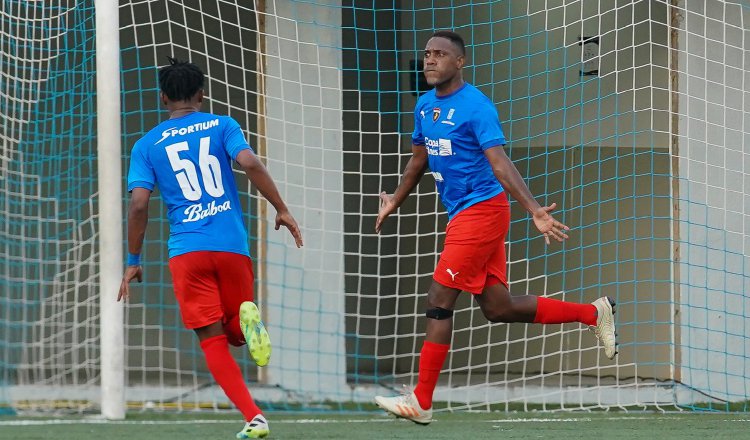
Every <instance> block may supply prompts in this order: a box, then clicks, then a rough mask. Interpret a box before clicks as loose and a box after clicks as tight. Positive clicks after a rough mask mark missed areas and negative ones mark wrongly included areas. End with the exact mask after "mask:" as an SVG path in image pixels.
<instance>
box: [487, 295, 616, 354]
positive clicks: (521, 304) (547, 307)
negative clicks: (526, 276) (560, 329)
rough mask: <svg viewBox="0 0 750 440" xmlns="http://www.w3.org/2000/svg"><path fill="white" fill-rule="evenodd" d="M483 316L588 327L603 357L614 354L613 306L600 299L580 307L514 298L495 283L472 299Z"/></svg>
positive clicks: (507, 320) (613, 303)
mask: <svg viewBox="0 0 750 440" xmlns="http://www.w3.org/2000/svg"><path fill="white" fill-rule="evenodd" d="M474 298H475V299H476V301H477V303H478V304H479V307H480V308H481V309H482V313H484V316H485V317H486V318H487V319H488V320H489V321H492V322H506V323H510V322H533V323H537V324H562V323H566V322H580V323H581V324H585V325H588V326H589V328H591V330H592V331H593V332H594V333H595V334H596V337H597V338H598V339H599V341H601V343H602V345H603V346H604V354H605V355H606V356H607V357H608V358H609V359H613V358H614V357H615V355H616V354H617V342H616V335H615V321H614V313H615V302H614V301H613V300H612V299H611V298H609V297H601V298H599V299H597V300H596V301H594V302H593V303H591V304H579V303H574V302H568V301H560V300H557V299H552V298H545V297H537V296H533V295H523V296H513V295H511V294H510V292H509V291H508V288H507V287H506V286H505V285H504V284H502V283H500V282H498V283H496V284H492V285H488V286H487V287H485V289H484V291H483V292H482V294H481V295H475V296H474Z"/></svg>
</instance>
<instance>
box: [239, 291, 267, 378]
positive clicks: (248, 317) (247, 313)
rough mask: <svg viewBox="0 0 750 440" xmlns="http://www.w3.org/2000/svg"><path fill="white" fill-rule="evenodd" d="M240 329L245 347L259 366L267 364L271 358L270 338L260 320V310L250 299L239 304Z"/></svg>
mask: <svg viewBox="0 0 750 440" xmlns="http://www.w3.org/2000/svg"><path fill="white" fill-rule="evenodd" d="M240 329H242V334H243V335H245V342H247V349H248V351H249V352H250V357H251V358H253V360H254V361H255V363H256V364H258V366H259V367H263V366H266V365H268V361H269V359H271V338H270V337H269V336H268V331H266V327H265V326H264V325H263V321H261V320H260V310H258V306H256V305H255V303H253V302H251V301H245V302H243V303H242V304H241V305H240Z"/></svg>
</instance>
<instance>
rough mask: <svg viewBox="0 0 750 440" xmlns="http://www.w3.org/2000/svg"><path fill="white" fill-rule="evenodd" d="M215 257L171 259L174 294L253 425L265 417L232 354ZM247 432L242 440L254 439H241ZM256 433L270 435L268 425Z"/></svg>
mask: <svg viewBox="0 0 750 440" xmlns="http://www.w3.org/2000/svg"><path fill="white" fill-rule="evenodd" d="M212 254H213V253H212V252H190V253H187V254H183V255H179V256H177V257H173V258H171V259H170V260H169V269H170V271H171V273H172V280H173V284H174V292H175V296H176V298H177V301H178V303H179V304H180V312H181V314H182V318H183V323H184V324H185V326H186V327H187V328H189V329H193V330H194V331H195V333H196V335H197V336H198V339H199V340H200V345H201V349H202V351H203V354H204V356H205V359H206V365H207V367H208V370H209V371H210V372H211V375H212V376H213V378H214V380H215V381H216V383H217V384H219V386H220V387H221V389H222V390H224V393H225V394H226V395H227V397H228V398H229V400H230V401H232V403H234V405H235V406H236V407H237V409H239V411H240V412H241V413H242V415H243V416H244V417H245V420H247V421H249V422H248V423H250V422H252V421H253V420H254V419H255V418H256V417H257V416H260V417H261V418H262V414H261V411H260V408H258V406H257V405H256V404H255V402H254V401H253V398H252V396H251V395H250V392H249V391H248V389H247V386H246V385H245V380H244V378H243V376H242V371H241V370H240V368H239V365H237V362H236V361H235V360H234V358H233V357H232V354H231V353H230V351H229V343H228V338H227V336H226V335H225V333H224V325H223V318H224V316H223V311H222V305H221V301H220V299H219V294H218V291H219V287H218V283H217V280H216V276H215V267H214V261H213V258H212ZM263 421H264V422H265V419H263ZM246 427H247V423H246ZM243 432H244V430H243V431H241V432H240V433H238V438H253V437H252V436H246V437H239V436H240V434H242V433H243ZM256 434H257V435H255V437H261V436H266V435H268V427H267V425H266V426H265V431H263V430H258V431H257V433H256Z"/></svg>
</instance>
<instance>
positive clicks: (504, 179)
mask: <svg viewBox="0 0 750 440" xmlns="http://www.w3.org/2000/svg"><path fill="white" fill-rule="evenodd" d="M484 155H485V156H486V157H487V160H488V161H489V162H490V166H491V167H492V172H493V173H494V174H495V177H496V178H497V180H498V181H499V182H500V184H501V185H503V188H505V190H506V191H508V192H509V193H510V195H511V196H513V198H514V199H516V200H517V201H518V202H519V203H520V204H521V206H523V208H524V209H525V210H526V211H527V212H528V213H529V214H531V215H532V216H533V218H534V224H535V225H536V227H537V229H539V232H541V233H542V234H544V240H545V241H546V242H547V244H549V239H550V237H552V238H554V239H555V240H557V241H563V240H564V239H566V238H568V236H567V234H565V231H567V230H569V229H570V228H568V227H567V226H565V225H564V224H562V223H560V222H559V221H557V220H555V218H554V217H552V215H551V214H550V212H552V211H553V210H554V209H555V207H556V206H557V204H556V203H553V204H551V205H550V206H541V205H540V204H539V202H537V201H536V199H535V198H534V196H533V195H532V194H531V191H530V190H529V187H528V186H527V185H526V182H524V181H523V178H522V177H521V174H520V173H519V172H518V169H517V168H516V166H515V165H513V162H511V160H510V158H509V157H508V155H506V154H505V150H504V149H503V147H502V146H501V145H497V146H495V147H491V148H487V149H486V150H484Z"/></svg>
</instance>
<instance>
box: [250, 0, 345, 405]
mask: <svg viewBox="0 0 750 440" xmlns="http://www.w3.org/2000/svg"><path fill="white" fill-rule="evenodd" d="M266 12H267V14H268V15H267V16H266V21H265V26H266V27H265V32H266V34H265V50H264V53H265V54H266V55H265V69H266V71H265V74H266V75H265V78H266V88H265V106H266V117H265V131H266V144H267V157H268V168H269V170H270V172H271V174H272V175H273V176H274V178H275V179H276V182H277V184H278V186H279V190H280V191H281V194H282V195H283V197H284V198H285V200H286V201H287V203H288V204H289V207H290V210H291V211H292V213H293V215H294V216H295V218H296V219H297V221H298V222H299V224H300V226H301V229H302V232H303V234H304V240H305V245H304V247H303V248H302V249H295V248H294V241H293V240H292V238H291V235H290V234H288V232H287V231H286V230H281V231H274V216H275V212H274V210H273V208H272V207H270V206H269V211H268V214H267V215H266V223H265V224H264V227H265V234H266V236H267V237H268V247H267V250H266V251H265V252H266V254H265V256H264V257H261V258H262V261H261V264H264V265H265V271H266V279H265V281H264V282H263V284H264V285H265V286H267V289H268V291H267V294H266V297H265V300H264V301H263V302H264V305H265V306H266V307H267V310H268V326H269V327H270V331H272V332H273V341H274V345H273V347H274V355H273V358H274V362H273V363H272V364H271V365H269V367H268V369H267V370H268V378H267V382H268V383H269V384H272V385H279V386H281V387H282V388H284V389H289V390H295V391H296V392H298V393H312V395H314V396H315V397H316V398H317V399H326V398H334V399H341V398H342V396H341V395H342V394H344V396H347V397H348V394H347V389H345V387H346V376H345V362H346V353H345V346H344V333H345V328H344V295H343V290H344V287H343V283H344V256H343V242H344V231H343V224H344V218H343V206H342V205H343V197H344V196H343V188H342V183H343V179H342V164H343V157H342V156H343V145H342V98H341V96H342V92H341V89H342V81H341V62H342V61H341V51H340V48H341V46H342V40H341V32H340V28H341V8H340V4H339V2H335V1H331V2H327V3H326V2H317V4H310V3H303V2H295V3H293V2H267V10H266Z"/></svg>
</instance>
